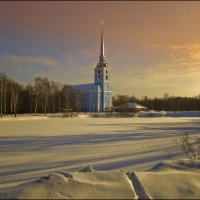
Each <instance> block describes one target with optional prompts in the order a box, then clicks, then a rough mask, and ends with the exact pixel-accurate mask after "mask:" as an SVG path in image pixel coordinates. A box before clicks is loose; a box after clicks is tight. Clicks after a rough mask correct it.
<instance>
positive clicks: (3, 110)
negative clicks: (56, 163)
mask: <svg viewBox="0 0 200 200" xmlns="http://www.w3.org/2000/svg"><path fill="white" fill-rule="evenodd" d="M80 106H81V95H80V92H79V91H77V90H76V91H75V90H72V89H71V86H70V85H67V84H61V83H59V82H55V81H53V80H49V79H48V78H47V77H39V76H38V77H36V78H35V79H34V83H33V84H28V85H26V86H23V85H22V84H19V83H17V82H16V81H14V80H12V79H10V78H8V77H7V76H6V75H5V74H4V73H0V116H1V117H2V116H3V115H7V114H10V115H11V116H15V117H16V116H17V114H22V113H30V114H34V115H37V114H38V113H44V115H46V114H47V113H60V112H66V113H68V112H69V110H73V111H75V112H79V111H80Z"/></svg>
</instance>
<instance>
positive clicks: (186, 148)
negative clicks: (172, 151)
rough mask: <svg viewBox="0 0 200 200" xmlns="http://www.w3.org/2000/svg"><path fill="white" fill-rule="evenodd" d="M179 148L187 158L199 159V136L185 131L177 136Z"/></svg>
mask: <svg viewBox="0 0 200 200" xmlns="http://www.w3.org/2000/svg"><path fill="white" fill-rule="evenodd" d="M179 143H180V148H181V150H182V151H183V152H184V154H185V155H186V156H187V158H189V159H200V137H195V136H192V135H189V133H185V134H184V135H182V136H180V137H179Z"/></svg>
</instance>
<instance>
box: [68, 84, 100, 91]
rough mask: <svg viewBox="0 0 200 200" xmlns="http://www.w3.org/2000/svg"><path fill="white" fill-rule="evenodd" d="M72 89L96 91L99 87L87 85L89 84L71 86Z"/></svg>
mask: <svg viewBox="0 0 200 200" xmlns="http://www.w3.org/2000/svg"><path fill="white" fill-rule="evenodd" d="M71 87H72V89H77V90H86V89H98V87H99V85H96V84H94V83H89V84H81V85H72V86H71Z"/></svg>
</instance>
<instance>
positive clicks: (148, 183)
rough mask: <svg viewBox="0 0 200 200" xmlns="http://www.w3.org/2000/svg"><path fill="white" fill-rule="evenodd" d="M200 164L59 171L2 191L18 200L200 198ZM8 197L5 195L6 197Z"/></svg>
mask: <svg viewBox="0 0 200 200" xmlns="http://www.w3.org/2000/svg"><path fill="white" fill-rule="evenodd" d="M199 172H200V161H191V160H178V161H172V160H168V161H166V162H162V163H159V164H157V165H156V166H154V167H153V168H152V169H150V170H148V171H145V172H131V171H128V172H127V171H95V170H94V169H92V168H91V167H88V168H86V169H83V170H82V171H80V172H71V173H68V172H66V171H59V172H55V173H52V174H50V175H48V176H46V177H42V178H40V179H38V180H35V181H32V182H28V183H24V184H21V185H18V186H15V187H13V188H8V189H4V190H1V191H0V193H1V194H4V198H8V199H9V198H12V199H13V198H14V199H16V198H19V199H30V198H32V199H48V198H51V199H52V198H56V199H65V198H67V199H68V198H72V199H73V198H75V199H102V198H103V199H170V198H171V199H199V197H200V173H199ZM5 195H6V196H5Z"/></svg>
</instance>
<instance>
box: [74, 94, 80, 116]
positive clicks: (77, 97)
mask: <svg viewBox="0 0 200 200" xmlns="http://www.w3.org/2000/svg"><path fill="white" fill-rule="evenodd" d="M72 95H73V100H74V103H75V109H76V112H77V114H78V113H79V112H80V110H81V91H80V90H72Z"/></svg>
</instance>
